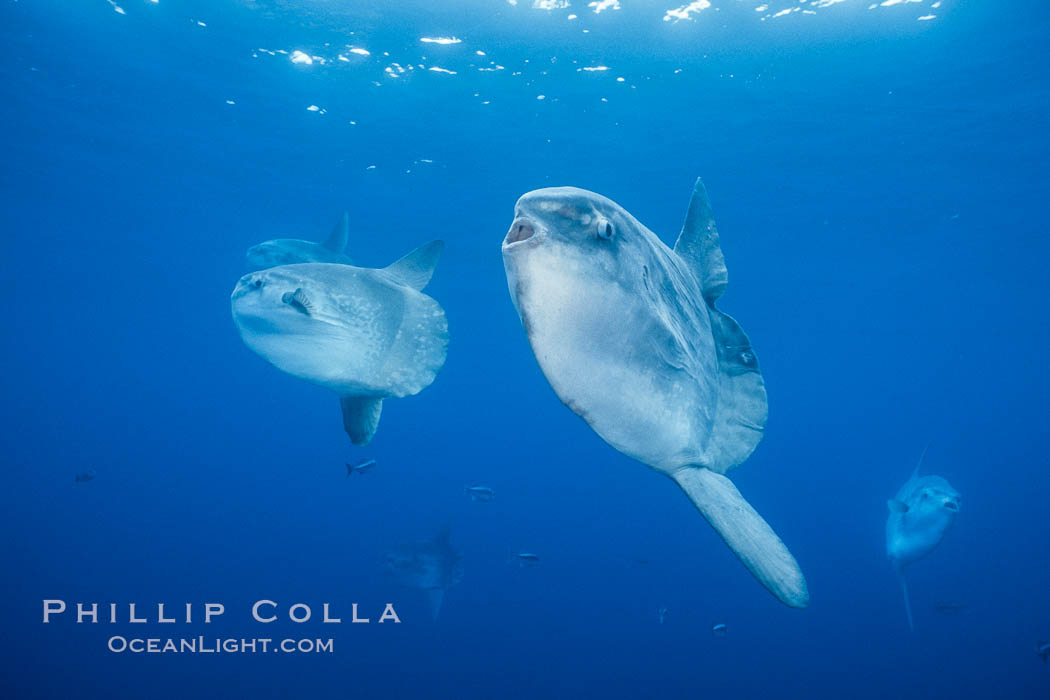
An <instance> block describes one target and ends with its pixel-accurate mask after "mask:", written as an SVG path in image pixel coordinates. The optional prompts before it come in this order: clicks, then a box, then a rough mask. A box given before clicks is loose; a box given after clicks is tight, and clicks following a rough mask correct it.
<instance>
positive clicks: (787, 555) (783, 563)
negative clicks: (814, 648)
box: [672, 467, 809, 608]
mask: <svg viewBox="0 0 1050 700" xmlns="http://www.w3.org/2000/svg"><path fill="white" fill-rule="evenodd" d="M672 476H673V477H674V480H675V481H677V482H678V485H679V486H681V487H682V490H683V491H685V493H686V495H687V496H689V499H690V500H691V501H692V502H693V505H695V506H696V509H697V510H699V511H700V513H701V514H702V515H703V516H704V517H705V518H706V519H707V522H709V523H711V526H712V527H713V528H714V529H715V531H716V532H717V533H718V534H719V535H720V536H721V537H722V539H723V540H724V541H725V543H726V544H727V545H729V548H730V549H731V550H733V553H734V554H736V555H737V557H738V558H739V559H740V561H741V562H742V563H743V564H744V566H746V567H747V568H748V571H750V572H751V573H752V574H753V575H754V576H755V578H757V579H758V580H759V582H760V583H761V584H762V585H763V586H765V587H766V588H767V589H768V590H769V592H770V593H772V594H773V595H775V596H776V597H777V598H779V599H780V602H782V603H784V604H785V605H788V606H790V607H792V608H804V607H806V606H807V605H809V590H808V589H807V587H806V579H805V577H803V575H802V570H801V569H800V568H799V566H798V562H796V561H795V558H794V557H793V556H791V552H789V551H788V548H787V547H786V546H784V543H783V542H781V540H780V538H779V537H777V534H776V533H775V532H773V529H772V528H771V527H769V524H768V523H767V522H766V521H765V520H763V519H762V516H760V515H759V514H758V513H757V512H756V511H755V509H754V508H752V507H751V504H750V503H748V502H747V501H745V500H744V497H743V496H741V495H740V492H739V491H738V490H737V488H736V486H734V485H733V482H732V481H730V480H729V479H727V478H726V477H724V476H722V475H721V474H716V473H715V472H713V471H711V470H710V469H705V468H703V467H685V468H683V469H679V470H678V471H677V472H675V473H674V474H673V475H672Z"/></svg>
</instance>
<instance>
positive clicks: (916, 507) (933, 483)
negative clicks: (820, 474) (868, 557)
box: [886, 450, 960, 629]
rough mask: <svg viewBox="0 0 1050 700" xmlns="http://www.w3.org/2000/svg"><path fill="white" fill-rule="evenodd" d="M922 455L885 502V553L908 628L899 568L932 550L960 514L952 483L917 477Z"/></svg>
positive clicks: (906, 600) (907, 604) (911, 625)
mask: <svg viewBox="0 0 1050 700" xmlns="http://www.w3.org/2000/svg"><path fill="white" fill-rule="evenodd" d="M925 456H926V450H923V452H922V457H920V458H919V464H918V465H917V466H916V467H915V471H914V472H913V473H912V475H911V478H910V479H908V481H907V483H905V484H904V486H902V487H901V489H900V491H898V492H897V495H896V497H894V498H891V499H890V500H889V501H888V502H887V505H888V506H889V510H890V513H889V517H888V518H887V520H886V556H888V557H889V558H890V563H892V564H893V568H894V570H896V572H897V575H898V576H899V577H900V581H901V587H902V588H903V590H904V611H905V612H906V613H907V615H908V627H909V628H911V629H914V628H915V625H914V623H913V622H912V615H911V600H910V598H909V596H908V585H907V583H906V582H905V580H904V573H903V571H902V569H903V567H905V566H907V565H908V564H911V563H912V562H915V561H918V560H919V559H922V558H923V557H924V556H926V555H927V554H929V553H930V552H931V551H933V549H934V548H935V547H936V546H937V545H938V544H940V542H941V540H942V539H943V538H944V533H946V532H947V531H948V528H950V527H951V526H952V524H953V523H954V522H955V517H956V516H957V515H958V514H959V498H960V497H959V492H958V491H956V490H955V489H953V488H952V486H951V484H949V483H948V482H947V481H946V480H944V479H943V478H941V477H939V476H933V475H930V476H919V467H921V466H922V460H923V458H924V457H925Z"/></svg>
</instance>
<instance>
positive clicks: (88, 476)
mask: <svg viewBox="0 0 1050 700" xmlns="http://www.w3.org/2000/svg"><path fill="white" fill-rule="evenodd" d="M94 480H95V470H94V469H88V470H87V471H86V472H80V473H79V474H77V475H76V483H78V484H85V483H87V482H89V481H94Z"/></svg>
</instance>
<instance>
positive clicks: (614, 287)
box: [503, 180, 809, 608]
mask: <svg viewBox="0 0 1050 700" xmlns="http://www.w3.org/2000/svg"><path fill="white" fill-rule="evenodd" d="M503 263H504V267H505V268H506V273H507V284H508V286H509V288H510V295H511V298H512V300H513V302H514V307H515V309H516V310H517V312H518V315H519V316H520V317H521V321H522V324H523V326H524V328H525V332H526V334H527V335H528V339H529V343H530V344H531V345H532V351H533V354H534V355H535V356H536V359H537V361H538V362H539V365H540V368H541V369H542V370H543V373H544V374H545V375H546V377H547V380H548V381H549V382H550V385H551V387H552V388H553V389H554V392H555V393H556V394H557V395H558V398H560V399H561V400H562V402H563V403H565V405H566V406H568V407H569V408H570V409H572V410H573V411H574V412H575V413H577V414H578V415H579V416H580V417H581V418H583V419H584V420H585V421H587V423H588V424H589V425H590V426H591V428H593V429H594V431H595V432H597V433H598V435H599V436H601V438H602V439H603V440H605V441H606V442H607V443H609V444H610V445H612V446H613V447H615V448H616V449H617V450H619V451H620V452H623V453H624V454H626V455H628V456H629V457H633V458H634V459H636V460H638V461H639V462H642V463H643V464H646V465H648V466H650V467H652V468H653V469H655V470H657V471H659V472H662V473H664V474H666V475H667V476H669V477H671V478H672V479H674V480H675V481H676V482H677V483H678V485H679V486H680V487H681V488H682V490H683V491H685V493H686V495H688V496H689V498H690V500H692V502H693V504H694V505H695V506H696V508H697V509H698V510H699V511H700V512H701V513H702V514H703V516H704V517H705V518H707V521H708V522H709V523H711V525H712V526H713V527H714V528H715V530H716V531H717V532H718V534H719V535H721V537H722V539H723V540H725V542H726V544H727V545H729V547H730V549H732V550H733V552H734V553H735V554H736V555H737V557H739V558H740V560H741V562H743V564H744V565H745V566H746V567H747V568H748V569H749V570H750V571H751V573H752V574H754V576H755V577H756V578H757V579H758V580H759V581H760V582H761V583H762V585H764V586H765V587H766V588H767V589H769V591H770V592H772V593H773V594H774V595H775V596H776V597H777V598H779V599H780V600H781V601H782V602H783V603H785V604H787V605H790V606H792V607H798V608H801V607H805V606H806V605H807V604H808V603H809V592H808V590H807V588H806V581H805V578H804V577H803V575H802V571H801V570H800V569H799V566H798V564H797V563H796V561H795V558H794V557H793V556H791V553H790V552H789V551H788V549H787V547H785V546H784V543H783V542H781V541H780V538H779V537H777V535H776V533H775V532H773V530H772V528H770V526H769V525H768V524H767V523H766V521H765V520H763V519H762V517H761V516H760V515H759V514H758V513H757V512H755V509H754V508H752V507H751V505H750V504H749V503H748V502H747V501H746V500H744V497H743V496H741V495H740V492H739V491H738V490H737V489H736V487H735V486H734V485H733V482H731V481H730V480H729V479H727V478H726V477H725V476H724V474H725V472H727V471H729V470H730V469H732V468H733V467H735V466H736V465H738V464H740V463H741V462H743V461H744V460H745V459H747V457H748V455H750V454H751V452H752V450H754V449H755V446H756V445H758V442H759V440H761V438H762V431H763V428H764V426H765V422H766V390H765V386H764V384H763V381H762V375H761V374H760V373H759V370H758V360H757V359H756V358H755V353H754V351H753V350H752V349H751V343H750V342H749V341H748V338H747V335H745V334H744V331H743V330H741V328H740V326H739V325H738V324H737V322H736V321H734V320H733V319H732V318H730V317H729V316H727V315H726V314H724V313H722V312H721V311H719V310H718V309H716V308H715V306H714V304H715V302H716V301H717V300H718V298H719V297H720V296H721V295H722V292H724V291H725V288H726V284H727V279H728V278H727V275H726V267H725V262H724V260H723V258H722V250H721V248H720V246H719V239H718V232H717V230H716V229H715V222H714V219H713V218H712V215H711V207H710V204H709V203H708V200H707V193H706V191H705V190H704V186H703V183H702V182H701V181H700V180H697V181H696V186H695V188H694V190H693V196H692V200H691V201H690V203H689V210H688V213H687V214H686V218H685V224H684V225H683V227H682V231H681V234H680V235H679V237H678V242H677V243H676V244H675V247H674V250H671V249H669V248H668V247H667V246H666V245H664V244H663V243H662V242H661V241H660V239H659V238H657V236H656V234H654V233H653V232H652V231H650V230H649V229H647V228H646V227H645V226H643V225H642V224H641V223H639V221H638V220H637V219H635V218H634V217H633V216H631V215H630V214H629V213H628V212H627V211H626V210H624V209H623V207H621V206H620V205H618V204H616V203H615V202H613V201H611V200H609V199H606V198H605V197H602V196H601V195H598V194H595V193H593V192H588V191H586V190H581V189H577V188H575V187H556V188H548V189H542V190H536V191H534V192H529V193H527V194H525V195H524V196H522V197H521V199H519V200H518V203H517V205H516V207H515V211H514V221H513V223H512V224H511V227H510V231H509V232H508V233H507V236H506V238H505V239H504V241H503Z"/></svg>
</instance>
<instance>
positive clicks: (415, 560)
mask: <svg viewBox="0 0 1050 700" xmlns="http://www.w3.org/2000/svg"><path fill="white" fill-rule="evenodd" d="M451 532H452V527H451V525H450V524H447V523H446V524H445V526H444V527H443V528H441V532H439V533H438V534H437V536H436V537H434V538H433V539H430V540H426V541H425V542H413V543H411V544H405V545H402V546H400V547H398V548H397V549H395V550H394V551H392V552H389V553H388V554H387V555H386V567H387V569H388V570H389V571H391V572H392V573H393V574H394V575H395V576H396V577H397V578H398V580H399V581H401V583H403V584H405V585H406V586H412V587H413V588H420V589H422V590H423V591H424V593H426V595H427V600H428V602H429V604H430V611H431V614H432V615H433V619H434V620H436V619H437V617H438V613H439V612H441V601H442V600H444V597H445V591H446V590H447V589H448V588H449V587H450V586H453V585H455V584H457V583H459V581H460V580H461V579H462V578H463V566H462V558H461V557H460V555H459V552H457V551H456V550H454V549H453V548H452V543H451V541H450V535H451Z"/></svg>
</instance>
